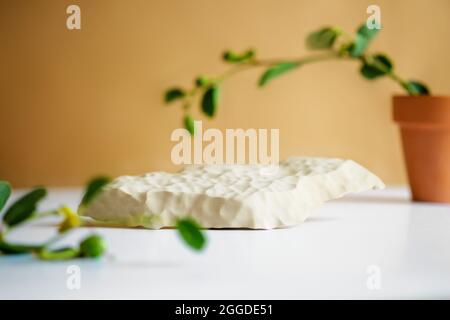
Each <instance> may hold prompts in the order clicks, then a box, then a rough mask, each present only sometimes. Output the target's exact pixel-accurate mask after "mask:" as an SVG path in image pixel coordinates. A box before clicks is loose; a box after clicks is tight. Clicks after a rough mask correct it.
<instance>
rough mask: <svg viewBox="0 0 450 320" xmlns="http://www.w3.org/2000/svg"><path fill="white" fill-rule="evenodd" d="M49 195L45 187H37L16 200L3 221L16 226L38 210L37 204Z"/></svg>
mask: <svg viewBox="0 0 450 320" xmlns="http://www.w3.org/2000/svg"><path fill="white" fill-rule="evenodd" d="M46 195H47V190H45V189H44V188H41V187H39V188H36V189H34V190H32V191H30V192H29V193H27V194H25V195H24V196H23V197H21V198H20V199H19V200H17V201H16V202H14V203H13V204H12V205H11V207H9V209H8V210H7V211H6V213H5V215H4V216H3V222H4V223H5V224H7V225H9V226H15V225H17V224H19V223H21V222H23V221H25V220H27V219H28V218H30V217H31V216H32V215H33V213H34V212H35V210H36V206H37V204H38V202H39V201H41V200H42V199H43V198H44V197H45V196H46Z"/></svg>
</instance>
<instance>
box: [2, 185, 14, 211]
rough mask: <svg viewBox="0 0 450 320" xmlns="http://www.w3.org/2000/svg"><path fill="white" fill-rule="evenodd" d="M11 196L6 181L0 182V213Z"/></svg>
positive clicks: (9, 186) (9, 187)
mask: <svg viewBox="0 0 450 320" xmlns="http://www.w3.org/2000/svg"><path fill="white" fill-rule="evenodd" d="M10 195H11V185H10V184H9V182H7V181H0V212H1V211H2V209H3V207H4V206H5V204H6V201H8V199H9V196H10Z"/></svg>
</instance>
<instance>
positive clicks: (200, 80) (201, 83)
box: [195, 76, 211, 88]
mask: <svg viewBox="0 0 450 320" xmlns="http://www.w3.org/2000/svg"><path fill="white" fill-rule="evenodd" d="M210 83H211V80H210V79H209V78H208V77H206V76H198V77H197V78H196V79H195V86H196V87H200V88H201V87H206V86H207V85H209V84H210Z"/></svg>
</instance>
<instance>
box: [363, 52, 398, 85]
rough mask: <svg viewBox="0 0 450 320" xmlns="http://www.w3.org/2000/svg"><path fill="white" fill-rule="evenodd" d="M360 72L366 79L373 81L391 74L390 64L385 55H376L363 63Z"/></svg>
mask: <svg viewBox="0 0 450 320" xmlns="http://www.w3.org/2000/svg"><path fill="white" fill-rule="evenodd" d="M360 71H361V74H362V75H363V76H364V77H365V78H366V79H369V80H373V79H376V78H378V77H381V76H384V75H386V74H388V73H389V72H391V71H392V62H391V60H390V59H389V58H388V57H387V56H386V55H384V54H377V55H374V56H372V57H370V61H366V62H365V63H363V65H362V67H361V70H360Z"/></svg>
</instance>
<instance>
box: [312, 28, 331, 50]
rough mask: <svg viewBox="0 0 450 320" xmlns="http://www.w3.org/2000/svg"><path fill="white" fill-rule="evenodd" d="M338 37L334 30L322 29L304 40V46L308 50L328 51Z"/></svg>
mask: <svg viewBox="0 0 450 320" xmlns="http://www.w3.org/2000/svg"><path fill="white" fill-rule="evenodd" d="M338 35H339V30H338V29H336V28H323V29H321V30H319V31H315V32H313V33H311V34H310V35H309V36H308V37H307V38H306V46H307V47H308V48H310V49H329V48H331V47H332V46H333V44H334V42H335V41H336V39H337V37H338Z"/></svg>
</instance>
